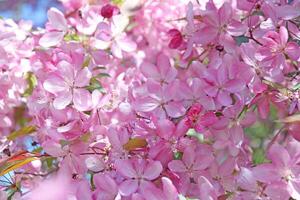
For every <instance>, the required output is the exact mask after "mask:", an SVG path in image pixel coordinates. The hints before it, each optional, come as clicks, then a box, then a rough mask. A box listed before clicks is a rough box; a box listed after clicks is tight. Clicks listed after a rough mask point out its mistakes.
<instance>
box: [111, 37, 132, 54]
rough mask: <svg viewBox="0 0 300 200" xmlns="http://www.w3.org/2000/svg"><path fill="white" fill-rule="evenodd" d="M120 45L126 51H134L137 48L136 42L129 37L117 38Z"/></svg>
mask: <svg viewBox="0 0 300 200" xmlns="http://www.w3.org/2000/svg"><path fill="white" fill-rule="evenodd" d="M116 43H117V44H118V46H119V47H120V48H121V49H122V50H123V51H125V52H133V51H135V50H136V47H137V46H136V43H135V42H133V41H132V40H130V39H129V38H128V37H121V38H118V39H117V40H116Z"/></svg>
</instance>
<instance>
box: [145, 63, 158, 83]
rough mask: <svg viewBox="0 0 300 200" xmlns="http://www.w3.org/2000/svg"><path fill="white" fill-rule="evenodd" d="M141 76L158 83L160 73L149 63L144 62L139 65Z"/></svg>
mask: <svg viewBox="0 0 300 200" xmlns="http://www.w3.org/2000/svg"><path fill="white" fill-rule="evenodd" d="M140 70H141V72H142V74H143V75H144V76H145V77H147V78H153V79H154V80H157V81H159V80H160V78H161V75H160V73H159V72H158V70H157V67H156V66H155V65H153V64H152V63H149V62H144V63H142V64H141V68H140Z"/></svg>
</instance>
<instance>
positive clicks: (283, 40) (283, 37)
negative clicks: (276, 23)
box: [279, 26, 289, 46]
mask: <svg viewBox="0 0 300 200" xmlns="http://www.w3.org/2000/svg"><path fill="white" fill-rule="evenodd" d="M279 34H280V41H281V45H282V46H285V44H286V43H287V41H288V39H289V33H288V31H287V29H286V28H285V27H284V26H281V27H280V29H279Z"/></svg>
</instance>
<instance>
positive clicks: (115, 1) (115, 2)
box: [111, 0, 124, 6]
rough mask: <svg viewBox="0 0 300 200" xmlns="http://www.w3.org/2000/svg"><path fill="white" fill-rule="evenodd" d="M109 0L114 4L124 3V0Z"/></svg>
mask: <svg viewBox="0 0 300 200" xmlns="http://www.w3.org/2000/svg"><path fill="white" fill-rule="evenodd" d="M111 2H112V3H113V4H115V5H118V6H119V5H122V4H123V3H124V0H111Z"/></svg>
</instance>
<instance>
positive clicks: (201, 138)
mask: <svg viewBox="0 0 300 200" xmlns="http://www.w3.org/2000/svg"><path fill="white" fill-rule="evenodd" d="M186 135H187V136H191V137H195V138H197V139H198V140H199V142H201V143H203V142H205V141H204V135H203V134H201V133H198V132H197V131H196V130H195V129H193V128H190V129H189V130H188V131H187V132H186Z"/></svg>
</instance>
